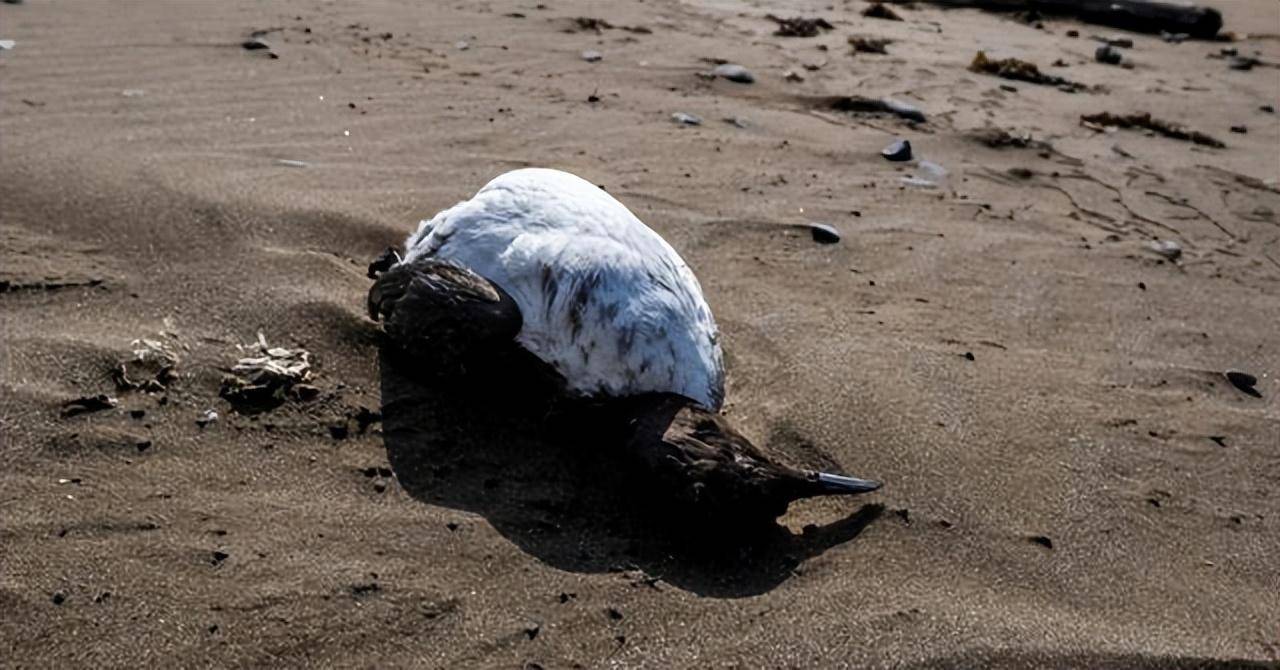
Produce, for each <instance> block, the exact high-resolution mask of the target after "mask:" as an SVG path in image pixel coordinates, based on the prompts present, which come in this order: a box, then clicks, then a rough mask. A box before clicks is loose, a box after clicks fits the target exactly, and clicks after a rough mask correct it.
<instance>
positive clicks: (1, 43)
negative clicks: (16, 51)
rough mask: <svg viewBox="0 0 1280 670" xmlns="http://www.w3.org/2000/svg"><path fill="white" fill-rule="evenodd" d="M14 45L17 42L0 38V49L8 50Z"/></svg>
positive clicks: (16, 44)
mask: <svg viewBox="0 0 1280 670" xmlns="http://www.w3.org/2000/svg"><path fill="white" fill-rule="evenodd" d="M16 46H18V43H17V42H15V41H13V40H0V51H8V50H10V49H12V48H14V47H16Z"/></svg>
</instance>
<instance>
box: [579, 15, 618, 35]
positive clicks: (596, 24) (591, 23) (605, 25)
mask: <svg viewBox="0 0 1280 670" xmlns="http://www.w3.org/2000/svg"><path fill="white" fill-rule="evenodd" d="M572 21H573V27H574V28H577V30H570V32H577V31H584V30H589V31H591V32H593V33H596V34H599V33H600V32H602V31H604V30H608V29H611V28H613V24H612V23H609V22H608V21H605V20H604V19H597V18H593V17H590V16H578V17H575V18H573V19H572Z"/></svg>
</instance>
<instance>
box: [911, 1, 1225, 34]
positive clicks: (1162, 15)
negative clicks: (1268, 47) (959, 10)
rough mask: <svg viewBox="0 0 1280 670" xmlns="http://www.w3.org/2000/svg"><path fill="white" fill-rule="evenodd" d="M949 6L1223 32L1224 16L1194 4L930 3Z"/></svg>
mask: <svg viewBox="0 0 1280 670" xmlns="http://www.w3.org/2000/svg"><path fill="white" fill-rule="evenodd" d="M926 1H928V2H932V3H933V4H937V5H946V6H949V7H976V8H979V9H986V10H990V11H1002V12H1016V11H1038V12H1043V13H1045V14H1054V15H1061V16H1069V17H1072V18H1075V19H1079V20H1081V21H1085V22H1087V23H1092V24H1095V25H1103V26H1110V27H1112V28H1120V29H1122V30H1132V31H1134V32H1141V33H1152V34H1159V33H1161V32H1162V31H1164V32H1170V33H1186V34H1187V35H1190V36H1192V37H1195V38H1197V39H1212V38H1214V37H1215V36H1217V34H1218V31H1219V30H1222V14H1221V13H1220V12H1219V11H1218V10H1216V9H1213V8H1212V7H1205V6H1202V5H1197V4H1194V3H1192V2H1153V1H1152V0H926Z"/></svg>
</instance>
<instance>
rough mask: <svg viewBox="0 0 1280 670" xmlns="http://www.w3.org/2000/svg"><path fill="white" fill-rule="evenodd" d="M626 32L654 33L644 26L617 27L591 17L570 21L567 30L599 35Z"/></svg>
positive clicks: (568, 31)
mask: <svg viewBox="0 0 1280 670" xmlns="http://www.w3.org/2000/svg"><path fill="white" fill-rule="evenodd" d="M614 29H617V30H625V31H627V32H629V33H636V34H638V35H648V34H650V33H652V32H653V31H652V30H650V29H649V28H646V27H644V26H615V25H613V24H612V23H609V22H608V21H606V20H604V19H597V18H592V17H590V16H578V17H575V18H573V19H571V20H570V22H569V27H568V28H565V32H566V33H578V32H588V31H589V32H593V33H595V34H597V35H599V34H600V33H602V32H603V31H605V30H614Z"/></svg>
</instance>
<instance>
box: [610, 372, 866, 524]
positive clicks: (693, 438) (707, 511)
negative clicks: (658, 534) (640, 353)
mask: <svg viewBox="0 0 1280 670" xmlns="http://www.w3.org/2000/svg"><path fill="white" fill-rule="evenodd" d="M626 402H627V403H628V405H629V407H628V410H627V414H629V416H630V419H629V437H628V438H627V443H626V444H627V453H628V456H629V457H630V458H631V459H633V460H634V461H636V462H638V463H639V464H640V465H642V466H643V467H642V470H643V471H644V472H645V476H646V477H651V478H652V482H651V484H652V485H654V486H656V487H659V488H660V489H661V493H662V494H663V495H665V496H667V497H668V499H669V500H670V501H671V502H672V504H673V505H675V506H678V507H686V508H688V509H689V510H690V511H692V512H693V513H694V514H696V515H698V516H702V517H705V518H709V519H725V520H729V519H736V520H742V521H753V520H769V521H771V520H773V519H776V518H777V517H779V516H781V515H783V514H784V513H786V511H787V507H788V506H789V505H790V504H791V502H792V501H795V500H800V499H803V498H813V497H817V496H827V495H855V494H859V493H867V492H869V491H875V490H876V489H878V488H880V483H879V482H875V481H871V480H867V479H859V478H856V477H849V476H845V475H837V474H831V473H826V472H816V471H812V470H803V469H799V468H794V467H791V466H789V465H787V464H785V463H782V462H779V461H778V460H776V459H774V458H772V457H770V456H769V455H767V454H766V453H764V452H763V451H762V450H760V449H759V448H757V447H756V446H755V445H753V444H752V443H751V442H750V440H748V439H747V438H746V437H744V436H743V435H742V434H741V433H739V432H738V431H736V430H734V429H733V427H732V426H730V425H729V423H728V421H726V420H725V418H724V417H722V416H720V415H718V414H715V413H712V412H709V411H707V410H705V409H703V408H701V407H699V406H697V405H696V404H694V403H692V402H690V401H689V400H688V399H686V398H682V397H680V396H675V395H669V394H662V395H649V396H641V397H639V398H634V399H629V400H628V401H626Z"/></svg>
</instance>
